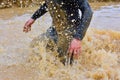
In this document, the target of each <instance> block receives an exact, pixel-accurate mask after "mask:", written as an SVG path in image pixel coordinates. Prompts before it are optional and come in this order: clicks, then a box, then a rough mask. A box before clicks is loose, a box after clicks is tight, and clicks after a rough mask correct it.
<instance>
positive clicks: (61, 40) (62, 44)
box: [57, 31, 72, 65]
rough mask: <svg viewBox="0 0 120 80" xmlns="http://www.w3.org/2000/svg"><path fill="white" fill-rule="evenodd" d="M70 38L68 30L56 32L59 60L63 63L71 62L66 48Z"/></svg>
mask: <svg viewBox="0 0 120 80" xmlns="http://www.w3.org/2000/svg"><path fill="white" fill-rule="evenodd" d="M71 39H72V33H71V32H69V31H63V32H62V33H58V42H57V48H58V49H57V51H58V53H59V57H60V61H61V62H62V63H63V64H64V65H65V63H67V64H68V63H70V64H72V57H71V59H70V58H69V55H68V48H69V44H70V42H71ZM70 60H71V61H70Z"/></svg>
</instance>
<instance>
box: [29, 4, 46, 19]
mask: <svg viewBox="0 0 120 80" xmlns="http://www.w3.org/2000/svg"><path fill="white" fill-rule="evenodd" d="M46 12H47V5H46V3H44V4H43V5H41V6H40V8H39V9H38V10H37V11H36V12H35V13H34V14H33V15H32V17H31V18H32V19H34V20H36V19H37V18H39V17H40V16H42V15H43V14H45V13H46Z"/></svg>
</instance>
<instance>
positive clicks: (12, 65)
mask: <svg viewBox="0 0 120 80" xmlns="http://www.w3.org/2000/svg"><path fill="white" fill-rule="evenodd" d="M19 10H20V9H18V11H17V10H15V11H14V10H13V11H12V12H13V14H15V12H18V13H19ZM7 11H8V10H2V13H1V14H2V15H3V16H5V17H3V16H2V17H0V80H80V79H81V80H120V67H119V66H120V46H119V45H120V32H119V31H120V26H119V25H120V23H119V21H120V6H119V5H117V6H107V7H102V8H101V9H100V10H96V11H94V16H93V20H92V22H91V25H90V28H89V30H88V32H87V34H86V37H85V38H84V40H83V42H82V44H83V48H82V54H81V57H80V59H79V60H78V61H77V63H75V64H74V65H73V66H72V67H71V66H63V65H62V64H61V63H60V62H59V60H58V59H56V58H55V57H54V55H51V54H49V53H46V51H45V48H44V46H43V44H42V43H41V42H39V41H38V42H37V44H33V45H35V47H34V48H30V47H29V45H30V44H31V41H32V40H33V39H34V38H36V37H37V36H38V35H39V34H41V33H43V32H45V30H46V29H47V28H48V27H49V26H50V25H51V18H50V16H49V14H48V13H47V14H45V16H43V17H41V18H40V19H38V20H37V21H36V23H35V24H34V25H33V27H32V31H31V32H29V33H27V34H26V33H23V32H22V28H23V25H24V23H25V21H26V20H28V19H29V17H30V16H31V14H30V13H31V12H32V11H33V10H31V11H29V10H28V12H29V14H24V15H21V16H19V15H14V17H12V18H10V16H9V15H6V14H7V13H6V12H7ZM10 11H11V10H10ZM8 13H10V12H8ZM10 14H11V13H10ZM7 16H8V17H7ZM95 28H97V29H95ZM104 29H105V30H104ZM111 30H114V31H111ZM33 42H36V41H33Z"/></svg>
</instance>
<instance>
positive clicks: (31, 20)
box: [23, 19, 35, 33]
mask: <svg viewBox="0 0 120 80" xmlns="http://www.w3.org/2000/svg"><path fill="white" fill-rule="evenodd" d="M34 22H35V20H34V19H29V20H28V21H27V22H26V23H25V25H24V27H23V32H26V33H27V32H29V31H31V26H32V24H33V23H34Z"/></svg>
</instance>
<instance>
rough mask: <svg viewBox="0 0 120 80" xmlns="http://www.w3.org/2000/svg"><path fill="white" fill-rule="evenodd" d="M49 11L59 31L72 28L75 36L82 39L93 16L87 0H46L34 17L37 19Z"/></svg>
mask: <svg viewBox="0 0 120 80" xmlns="http://www.w3.org/2000/svg"><path fill="white" fill-rule="evenodd" d="M79 10H80V11H81V13H82V15H81V16H80V14H79V13H80V11H79ZM47 11H49V12H50V15H51V17H52V19H53V25H54V26H55V28H56V30H57V31H63V30H66V29H69V28H72V30H71V31H72V32H74V34H72V36H73V37H74V38H77V39H80V40H82V39H83V38H84V36H85V33H86V30H87V28H88V26H89V24H90V21H91V18H92V10H91V8H90V6H89V4H88V1H87V0H45V3H44V4H43V5H42V6H41V7H40V9H38V10H37V11H36V12H35V13H34V14H33V16H32V18H33V19H35V20H36V19H37V18H39V17H40V16H42V15H43V14H45V13H46V12H47Z"/></svg>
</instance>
